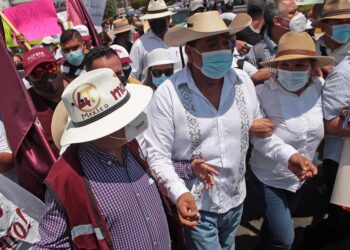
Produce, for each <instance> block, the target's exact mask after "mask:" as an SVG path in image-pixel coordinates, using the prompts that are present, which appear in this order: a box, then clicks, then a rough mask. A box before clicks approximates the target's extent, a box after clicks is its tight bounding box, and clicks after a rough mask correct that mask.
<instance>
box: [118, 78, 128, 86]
mask: <svg viewBox="0 0 350 250" xmlns="http://www.w3.org/2000/svg"><path fill="white" fill-rule="evenodd" d="M118 78H119V80H120V82H121V83H122V84H123V85H124V86H126V81H127V80H126V79H127V78H125V76H118Z"/></svg>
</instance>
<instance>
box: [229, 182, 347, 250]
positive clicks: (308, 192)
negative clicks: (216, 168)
mask: <svg viewBox="0 0 350 250" xmlns="http://www.w3.org/2000/svg"><path fill="white" fill-rule="evenodd" d="M315 182H316V180H313V181H310V182H309V183H307V184H306V186H305V193H304V196H303V198H302V201H301V203H300V207H299V208H298V210H297V212H296V214H295V217H294V225H295V234H296V235H295V242H294V245H293V250H298V249H299V245H300V242H301V240H302V237H303V231H304V228H305V227H306V226H308V225H310V224H316V223H318V222H319V221H320V220H322V218H324V216H327V215H325V214H326V208H327V201H326V198H325V197H323V196H321V195H320V194H319V193H318V192H317V191H316V186H317V185H316V183H315ZM249 185H250V184H249V179H248V181H247V189H248V195H247V199H246V201H245V207H244V214H243V218H242V222H241V226H240V228H239V229H238V233H237V238H236V249H237V250H253V249H254V247H255V246H256V244H257V242H258V236H257V235H258V233H259V230H260V226H261V223H262V219H261V218H260V216H259V215H258V213H257V209H256V208H255V203H254V200H253V197H252V196H251V194H250V189H249ZM322 250H350V243H347V244H345V245H344V244H343V245H341V246H337V247H328V248H324V249H322Z"/></svg>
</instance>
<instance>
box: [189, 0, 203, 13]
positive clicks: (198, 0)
mask: <svg viewBox="0 0 350 250" xmlns="http://www.w3.org/2000/svg"><path fill="white" fill-rule="evenodd" d="M198 8H204V6H203V2H202V0H193V1H191V3H190V10H191V11H195V10H196V9H198Z"/></svg>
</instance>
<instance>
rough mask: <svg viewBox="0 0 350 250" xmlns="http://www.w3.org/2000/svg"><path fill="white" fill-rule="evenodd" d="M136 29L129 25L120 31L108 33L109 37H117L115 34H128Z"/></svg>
mask: <svg viewBox="0 0 350 250" xmlns="http://www.w3.org/2000/svg"><path fill="white" fill-rule="evenodd" d="M133 29H134V27H133V26H131V25H129V26H127V27H125V28H122V29H118V30H110V31H108V32H107V34H108V35H115V34H120V33H124V32H127V31H131V30H133Z"/></svg>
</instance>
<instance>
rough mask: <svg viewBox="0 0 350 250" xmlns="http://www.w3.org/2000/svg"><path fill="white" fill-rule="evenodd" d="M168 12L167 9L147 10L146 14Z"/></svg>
mask: <svg viewBox="0 0 350 250" xmlns="http://www.w3.org/2000/svg"><path fill="white" fill-rule="evenodd" d="M167 11H169V10H168V8H165V9H161V10H147V14H158V13H163V12H167Z"/></svg>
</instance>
